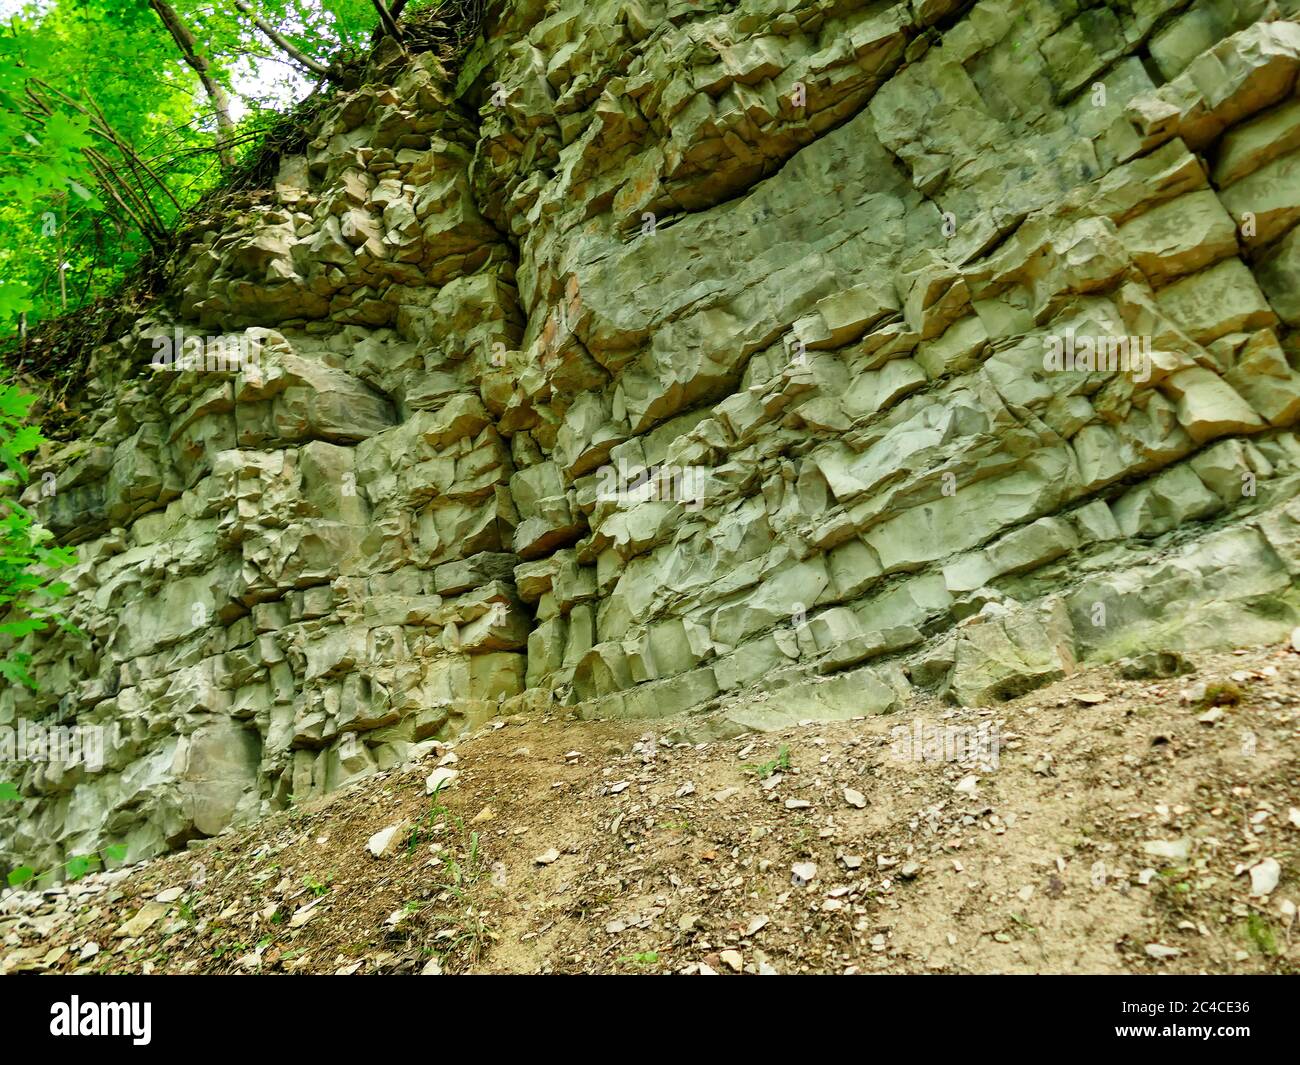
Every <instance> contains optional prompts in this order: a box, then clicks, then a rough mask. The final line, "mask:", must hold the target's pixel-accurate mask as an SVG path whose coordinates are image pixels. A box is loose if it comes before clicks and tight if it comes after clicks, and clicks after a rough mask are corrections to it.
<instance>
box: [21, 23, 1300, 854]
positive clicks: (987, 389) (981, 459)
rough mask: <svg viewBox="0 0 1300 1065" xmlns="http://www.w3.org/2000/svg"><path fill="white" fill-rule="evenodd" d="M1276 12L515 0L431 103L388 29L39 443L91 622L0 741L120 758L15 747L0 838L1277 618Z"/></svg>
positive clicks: (1299, 217)
mask: <svg viewBox="0 0 1300 1065" xmlns="http://www.w3.org/2000/svg"><path fill="white" fill-rule="evenodd" d="M1297 17H1300V2H1297V0H1273V2H1271V3H1269V2H1262V0H1241V2H1238V3H1236V4H1234V5H1222V4H1217V3H1209V2H1207V0H1194V2H1191V3H1187V2H1181V0H1180V2H1162V0H1153V2H1152V3H1148V4H1142V5H1137V6H1136V7H1134V6H1133V5H1125V6H1123V7H1122V8H1121V6H1120V5H1114V6H1111V5H1104V6H1093V7H1090V8H1088V9H1087V10H1085V11H1082V12H1079V13H1077V14H1070V13H1068V11H1067V9H1066V8H1063V7H1061V6H1060V5H1056V4H1052V3H1048V2H1046V0H1027V2H1016V3H1012V2H1009V0H984V2H981V3H962V2H954V0H912V2H911V3H898V4H891V3H873V4H866V5H863V4H858V3H847V2H846V3H832V4H829V5H827V4H818V5H813V4H811V3H803V2H799V3H796V4H795V5H794V7H793V8H791V7H790V6H789V5H772V4H769V3H766V2H765V0H755V2H753V3H746V4H744V5H740V6H736V7H734V8H730V9H728V10H719V11H702V10H699V9H696V8H693V7H691V8H688V7H686V6H684V5H675V6H671V7H663V6H662V5H656V4H644V3H640V2H623V0H617V2H616V0H600V2H597V3H593V4H576V3H571V2H569V0H558V2H553V3H550V4H542V3H540V2H534V0H518V2H509V3H505V4H503V5H501V8H500V10H499V11H498V13H497V15H496V17H495V19H494V21H492V22H490V23H489V25H488V29H487V32H486V33H485V36H484V39H483V40H482V41H480V42H479V44H478V45H476V46H475V48H474V49H473V50H472V51H471V52H470V54H469V55H468V56H466V57H465V58H464V61H463V62H462V64H461V66H460V71H459V73H458V74H457V75H456V77H454V78H453V77H452V76H451V75H450V74H449V73H448V72H447V71H445V70H444V69H443V68H442V67H441V66H440V65H439V63H438V61H437V60H435V59H434V58H433V57H431V56H429V55H422V56H419V57H416V58H414V59H410V60H403V59H402V58H401V57H399V56H397V55H396V54H393V53H391V52H384V50H383V49H382V48H381V51H380V53H379V54H377V55H376V57H375V60H374V62H373V63H372V69H371V71H370V76H369V77H368V78H367V84H366V85H365V86H364V87H363V88H361V89H359V90H356V91H354V92H350V93H347V94H344V95H341V96H340V97H339V98H338V99H337V101H336V102H334V103H333V104H332V105H331V106H330V108H329V109H327V110H326V111H325V112H323V113H322V114H321V115H320V116H319V118H318V119H317V120H315V125H314V126H313V128H312V129H311V131H310V133H311V139H310V141H309V144H308V146H307V148H306V150H305V152H304V153H303V154H301V155H297V156H292V157H288V158H285V159H284V160H283V161H282V163H281V166H280V171H279V174H278V176H277V179H276V181H275V182H274V184H273V187H272V188H270V189H266V190H261V191H259V192H257V193H253V194H241V197H240V198H238V200H237V201H236V202H234V203H232V204H231V205H230V207H229V209H228V210H225V211H223V212H222V213H220V214H218V213H216V212H215V211H214V213H213V215H212V217H211V218H209V219H208V220H206V222H204V223H203V224H201V225H200V226H199V227H198V230H197V231H198V233H199V236H198V237H197V238H196V239H195V241H194V243H193V244H192V245H191V246H189V247H187V248H186V249H185V250H184V252H183V253H182V254H181V255H180V256H179V260H178V263H177V266H176V270H175V274H174V279H173V281H172V283H171V284H170V287H169V288H168V290H167V292H166V293H165V295H164V297H163V298H161V299H160V300H159V301H158V303H157V305H156V306H155V307H154V308H152V309H151V311H150V313H149V314H148V315H147V316H145V317H143V318H141V319H140V320H139V321H138V322H137V323H136V324H135V326H134V327H133V328H132V330H131V331H130V332H129V333H128V334H127V335H125V336H123V337H122V338H120V339H119V340H118V341H116V342H115V343H113V344H110V345H107V346H105V347H104V348H102V349H100V350H99V351H97V352H96V353H95V356H94V359H93V362H92V365H91V367H90V374H89V377H90V380H89V384H88V386H87V393H86V402H85V417H84V423H85V430H84V432H83V433H82V435H81V436H80V437H79V438H78V439H77V440H75V441H74V442H72V443H70V444H68V445H67V446H65V447H63V448H62V449H61V450H59V451H58V452H57V453H55V454H53V455H51V456H49V457H48V459H47V460H46V461H44V463H43V464H42V465H40V466H39V467H38V468H37V471H36V472H37V474H38V476H37V477H36V478H35V481H36V482H37V484H38V485H40V484H43V477H42V475H43V474H44V473H45V472H47V471H48V472H50V473H52V474H53V476H54V488H55V490H54V493H53V495H45V494H43V493H42V492H41V491H40V490H39V489H38V488H33V490H32V494H31V495H29V496H28V501H29V502H31V503H32V504H33V505H35V506H37V507H38V508H39V510H40V513H41V515H42V519H43V520H44V521H45V522H46V524H47V525H48V526H49V527H50V528H51V529H52V530H54V531H55V533H56V534H57V535H58V536H59V537H60V538H61V539H62V540H63V541H65V542H68V543H73V544H77V545H78V546H79V551H80V563H79V565H78V566H77V567H75V569H74V570H73V571H72V572H71V574H70V577H69V580H70V583H71V585H72V587H73V589H74V596H73V599H72V604H73V605H72V611H71V613H72V618H73V620H74V621H75V622H76V623H77V624H78V625H79V626H80V627H81V628H82V629H83V630H84V631H85V632H86V634H87V638H86V639H78V638H74V637H72V636H69V635H66V634H53V635H49V634H46V635H34V636H31V637H28V638H27V639H26V641H25V644H24V646H23V648H22V650H25V651H28V652H30V653H31V654H32V656H33V658H32V663H31V669H32V671H33V673H35V674H36V675H37V676H38V677H39V678H40V679H41V682H42V687H41V689H40V690H39V691H36V692H29V691H25V690H13V689H10V690H5V691H4V692H2V693H0V725H3V726H4V727H6V728H9V729H11V730H12V729H15V728H16V727H17V726H18V724H19V723H22V722H26V723H29V724H33V727H34V726H35V725H39V726H40V727H42V728H46V729H53V728H54V727H56V726H58V727H63V726H74V725H75V726H78V727H80V728H81V729H82V730H86V729H94V728H101V729H104V730H106V731H107V734H108V737H109V738H108V742H107V743H106V744H105V749H104V758H103V764H102V765H98V764H95V765H92V764H91V763H90V761H88V760H87V759H86V758H85V757H81V758H77V757H71V756H69V757H59V758H54V757H42V758H39V759H36V760H28V761H25V762H15V763H12V764H11V765H8V766H5V767H3V773H4V774H6V779H13V780H15V782H16V783H17V784H18V786H19V788H20V790H21V792H22V793H23V794H24V795H25V796H29V797H31V799H32V800H33V801H30V802H28V803H26V804H24V805H23V807H22V808H21V809H20V810H19V809H9V810H5V811H3V812H2V813H0V816H2V817H4V818H5V819H6V820H5V821H4V823H3V828H4V831H3V833H0V838H2V839H3V841H4V842H3V844H2V845H0V863H17V862H18V861H20V860H21V861H24V862H26V863H28V864H32V865H37V866H42V867H48V866H51V865H54V864H56V863H57V862H58V861H59V860H60V859H62V858H64V857H66V856H68V855H72V854H85V853H90V852H92V851H96V850H99V849H101V848H102V847H104V846H105V845H107V844H109V843H125V844H126V845H127V846H128V848H129V854H130V857H131V858H132V859H134V858H138V857H141V856H144V855H148V854H151V853H156V852H158V851H160V850H162V849H164V848H167V847H170V846H177V845H180V844H183V843H184V842H185V841H186V840H189V839H192V838H196V837H201V836H206V835H211V834H214V833H217V832H220V831H222V830H223V829H224V828H226V827H228V826H230V825H234V824H238V823H241V822H246V821H248V820H250V819H253V818H255V817H258V816H260V815H262V814H264V813H266V812H268V811H270V810H273V809H277V808H282V807H284V806H286V805H288V804H290V803H291V802H300V801H302V800H304V799H306V798H308V797H310V796H314V795H320V794H323V793H325V792H328V791H331V790H333V789H336V788H338V787H340V786H342V785H344V784H346V783H348V782H350V781H354V780H357V779H360V778H362V777H364V776H365V775H366V774H368V773H370V772H373V771H375V770H376V769H386V768H388V767H391V766H394V765H397V764H400V763H402V762H404V761H406V760H407V759H409V758H411V757H412V756H413V755H415V754H416V753H418V752H419V750H420V745H421V744H423V743H426V742H427V741H429V740H431V739H433V738H437V737H444V736H448V735H453V734H456V733H458V732H460V731H461V730H463V729H465V728H468V727H472V726H475V725H477V724H479V723H481V722H484V721H486V720H488V719H490V718H492V717H494V716H497V715H501V714H513V713H540V712H543V711H545V710H547V709H548V708H550V709H554V708H555V707H556V705H557V704H560V705H562V706H564V707H570V708H572V709H573V710H574V711H576V712H578V713H580V714H584V715H595V716H627V717H637V718H660V717H668V716H671V715H684V716H681V717H678V718H675V719H674V721H673V724H672V726H671V727H672V728H673V729H675V730H676V734H677V735H680V736H684V737H704V736H709V735H718V734H731V733H735V732H738V731H740V730H742V729H747V728H768V727H777V726H780V725H782V724H784V723H788V722H789V721H792V720H799V719H803V718H837V717H852V716H856V715H859V714H866V713H883V712H889V711H891V710H894V709H897V708H899V707H901V706H902V705H904V704H905V703H906V701H907V700H908V699H909V697H910V696H911V694H912V693H913V692H914V691H916V690H918V689H922V690H927V691H938V692H942V693H944V694H946V695H947V696H948V697H950V698H951V699H953V700H956V701H960V702H964V703H968V704H975V705H983V704H987V703H990V702H995V701H997V700H1000V699H1006V698H1009V697H1012V696H1015V695H1017V694H1020V693H1023V692H1025V691H1028V690H1032V689H1033V688H1034V687H1036V686H1038V685H1041V684H1044V683H1047V682H1049V681H1051V680H1053V679H1056V678H1058V677H1060V676H1062V675H1064V674H1067V673H1069V672H1071V671H1072V670H1073V669H1075V668H1076V665H1077V664H1078V663H1079V662H1080V661H1085V660H1098V661H1102V660H1109V659H1114V658H1118V657H1121V656H1124V655H1127V654H1131V653H1133V652H1135V651H1139V650H1143V649H1157V650H1165V649H1177V648H1205V647H1218V646H1224V645H1229V646H1236V645H1247V644H1252V643H1260V642H1266V641H1270V640H1275V639H1277V638H1278V637H1279V636H1280V635H1281V634H1283V633H1285V632H1287V631H1289V630H1290V628H1291V627H1293V626H1294V625H1296V624H1297V622H1298V621H1300V595H1298V594H1297V591H1296V587H1295V578H1296V575H1297V573H1300V524H1298V523H1300V502H1297V500H1296V495H1297V489H1298V488H1300V441H1298V440H1297V437H1296V434H1295V432H1294V426H1295V423H1296V420H1297V418H1298V417H1300V373H1298V372H1297V367H1300V362H1297V359H1300V341H1298V340H1297V336H1300V334H1297V332H1296V329H1297V327H1298V326H1300V237H1298V236H1297V233H1300V229H1298V228H1297V226H1296V223H1297V221H1300V194H1298V192H1297V190H1300V180H1297V173H1296V171H1297V167H1300V162H1298V161H1297V160H1298V159H1300V132H1298V131H1300V110H1297V107H1298V105H1297V101H1296V95H1295V90H1296V84H1297V72H1298V71H1300V24H1297V21H1296V20H1297ZM187 338H188V344H187V343H186V340H187ZM226 357H233V358H235V359H236V360H237V365H236V366H234V368H231V367H230V366H228V365H226V366H224V368H223V366H222V365H221V364H219V363H218V364H216V365H214V363H213V361H212V360H213V359H214V358H215V359H218V360H220V359H221V358H226ZM195 360H201V361H195ZM24 727H26V726H24ZM87 734H89V733H87ZM64 753H66V752H64Z"/></svg>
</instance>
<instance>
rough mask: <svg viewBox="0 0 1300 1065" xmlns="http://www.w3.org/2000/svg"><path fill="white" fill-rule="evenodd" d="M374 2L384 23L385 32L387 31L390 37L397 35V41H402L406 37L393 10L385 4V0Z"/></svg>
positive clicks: (374, 0) (375, 0)
mask: <svg viewBox="0 0 1300 1065" xmlns="http://www.w3.org/2000/svg"><path fill="white" fill-rule="evenodd" d="M373 2H374V5H375V10H376V11H378V12H379V21H380V22H381V23H383V26H384V30H385V32H387V33H388V35H389V36H390V37H395V38H396V39H397V41H398V42H399V43H401V42H402V41H403V40H404V38H403V36H402V30H401V28H400V27H399V26H398V25H397V19H395V18H394V17H393V14H392V12H391V11H389V10H388V8H386V7H385V6H384V0H373Z"/></svg>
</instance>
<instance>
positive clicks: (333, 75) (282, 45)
mask: <svg viewBox="0 0 1300 1065" xmlns="http://www.w3.org/2000/svg"><path fill="white" fill-rule="evenodd" d="M231 2H232V3H233V4H234V5H235V7H237V8H238V9H239V10H240V11H242V12H243V13H244V14H245V15H247V16H248V17H249V18H250V19H252V20H253V25H254V26H256V27H257V28H258V29H259V30H261V31H262V33H263V34H265V36H266V38H267V40H269V41H270V42H271V43H272V44H274V45H275V46H276V47H277V48H279V49H280V51H282V52H283V53H284V54H285V55H287V56H288V57H289V58H290V59H292V60H293V61H294V62H295V63H298V64H299V65H300V66H304V67H306V68H307V69H308V70H310V71H311V72H312V73H313V74H316V75H319V76H320V77H322V78H328V79H329V80H330V81H338V80H339V76H338V72H337V71H335V70H333V69H332V68H330V67H329V66H327V65H326V64H324V63H322V62H321V61H320V60H318V59H313V58H312V57H311V56H309V55H307V54H306V53H305V52H303V51H301V50H299V49H298V48H295V47H294V46H293V45H292V44H290V43H289V41H288V40H286V39H285V37H284V35H283V34H282V33H280V32H279V30H277V29H276V28H275V27H274V26H272V25H271V24H270V23H269V22H267V21H266V20H265V19H263V18H262V17H260V16H259V15H257V14H256V13H255V12H254V11H253V5H252V4H250V3H249V2H248V0H231Z"/></svg>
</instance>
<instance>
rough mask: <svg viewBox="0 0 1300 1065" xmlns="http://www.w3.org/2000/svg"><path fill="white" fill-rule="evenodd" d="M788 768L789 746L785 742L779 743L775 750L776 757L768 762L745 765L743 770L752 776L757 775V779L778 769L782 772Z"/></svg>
mask: <svg viewBox="0 0 1300 1065" xmlns="http://www.w3.org/2000/svg"><path fill="white" fill-rule="evenodd" d="M789 768H790V748H789V747H787V746H786V745H785V744H782V745H781V748H780V750H778V751H777V754H776V757H775V758H773V759H772V760H771V761H770V762H764V763H762V765H747V766H745V767H744V769H745V772H746V773H749V774H751V775H752V776H756V777H758V779H759V780H766V779H767V778H768V777H770V776H771V775H772V774H773V773H775V772H776V771H777V770H778V769H779V770H781V771H782V772H785V771H787V770H788V769H789Z"/></svg>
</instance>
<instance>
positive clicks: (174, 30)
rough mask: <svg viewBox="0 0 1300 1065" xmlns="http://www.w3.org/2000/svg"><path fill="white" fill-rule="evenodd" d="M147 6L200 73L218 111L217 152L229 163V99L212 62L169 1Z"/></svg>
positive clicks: (151, 1) (231, 129) (231, 130)
mask: <svg viewBox="0 0 1300 1065" xmlns="http://www.w3.org/2000/svg"><path fill="white" fill-rule="evenodd" d="M149 6H150V7H151V8H153V9H154V11H155V12H156V13H157V15H158V17H159V18H160V19H162V24H163V25H164V26H166V27H167V32H168V33H170V34H171V35H172V40H173V41H175V42H176V47H177V48H179V49H180V50H181V55H182V56H184V57H185V62H187V63H188V64H189V65H190V66H191V67H193V68H194V73H196V74H197V75H198V76H199V81H201V82H202V83H203V89H204V91H205V92H206V93H207V94H208V99H209V100H211V101H212V109H213V110H214V111H215V112H216V113H217V156H218V158H219V159H220V160H221V165H222V166H230V165H232V164H233V163H234V161H235V158H234V155H233V153H232V152H231V149H230V145H229V141H230V140H231V137H232V135H233V134H234V132H235V124H234V122H232V121H231V119H230V99H229V97H227V96H226V90H225V89H223V88H222V87H221V84H220V82H218V81H217V79H216V78H215V77H213V76H212V64H211V63H209V62H208V60H207V58H206V57H205V56H202V55H200V54H199V51H198V47H197V45H196V44H195V41H194V34H192V33H191V32H190V30H189V27H188V26H186V25H185V23H184V22H182V21H181V18H180V16H179V15H177V14H176V12H175V11H174V10H172V7H171V5H170V4H168V3H167V2H166V0H149Z"/></svg>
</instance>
